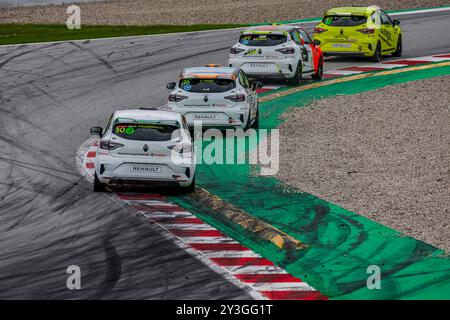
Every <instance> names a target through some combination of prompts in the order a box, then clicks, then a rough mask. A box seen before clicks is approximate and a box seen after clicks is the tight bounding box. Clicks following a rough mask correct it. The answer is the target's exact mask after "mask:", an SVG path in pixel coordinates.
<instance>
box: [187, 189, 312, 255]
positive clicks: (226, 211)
mask: <svg viewBox="0 0 450 320" xmlns="http://www.w3.org/2000/svg"><path fill="white" fill-rule="evenodd" d="M189 196H190V197H191V198H192V199H193V200H195V201H196V202H197V203H198V204H200V205H201V206H203V207H205V208H208V209H210V210H212V211H213V212H218V213H219V214H220V215H221V216H223V217H225V218H227V219H228V220H230V221H232V222H234V223H236V224H238V225H240V226H241V227H242V228H244V229H246V230H248V231H250V232H252V233H254V234H255V235H256V236H257V237H259V238H262V239H264V240H266V241H270V242H272V243H273V244H274V245H276V246H277V247H278V248H280V249H294V250H300V249H305V248H306V247H307V246H306V245H305V244H303V243H302V242H301V241H299V240H297V239H295V238H294V237H292V236H290V235H288V234H287V233H285V232H283V231H281V230H280V229H278V228H276V227H274V226H272V225H271V224H268V223H267V222H264V221H262V220H259V219H257V218H255V217H253V216H251V215H250V214H248V213H247V212H244V211H243V210H241V209H239V208H237V207H235V206H233V205H231V204H229V203H227V202H225V201H224V200H222V199H220V198H219V197H218V196H216V195H214V194H212V193H210V192H208V191H206V190H205V189H203V188H199V187H197V188H196V191H195V192H193V193H191V194H189Z"/></svg>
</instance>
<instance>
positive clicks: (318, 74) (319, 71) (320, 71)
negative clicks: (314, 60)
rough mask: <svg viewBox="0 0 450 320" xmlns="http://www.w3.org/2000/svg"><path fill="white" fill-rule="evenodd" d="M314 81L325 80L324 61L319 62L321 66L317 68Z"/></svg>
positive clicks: (313, 76)
mask: <svg viewBox="0 0 450 320" xmlns="http://www.w3.org/2000/svg"><path fill="white" fill-rule="evenodd" d="M312 78H313V80H322V78H323V61H322V59H320V60H319V64H318V66H317V70H316V73H314V74H313V75H312Z"/></svg>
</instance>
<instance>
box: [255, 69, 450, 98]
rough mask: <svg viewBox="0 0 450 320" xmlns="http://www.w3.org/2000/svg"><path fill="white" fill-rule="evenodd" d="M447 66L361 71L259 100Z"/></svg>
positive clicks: (273, 94)
mask: <svg viewBox="0 0 450 320" xmlns="http://www.w3.org/2000/svg"><path fill="white" fill-rule="evenodd" d="M447 66H450V61H446V62H439V63H432V64H425V65H421V66H413V67H408V68H399V69H393V70H387V71H379V72H375V73H361V74H357V75H354V76H348V77H342V78H336V79H333V80H328V81H324V82H315V83H312V84H307V85H304V86H299V87H295V88H291V89H288V90H285V91H281V92H277V93H272V94H269V95H267V96H265V97H262V98H259V101H260V102H266V101H271V100H274V99H277V98H281V97H285V96H288V95H290V94H294V93H297V92H300V91H305V90H309V89H313V88H318V87H324V86H329V85H332V84H336V83H342V82H348V81H354V80H359V79H364V78H369V77H379V76H386V75H391V74H397V73H403V72H410V71H417V70H424V69H431V68H439V67H447Z"/></svg>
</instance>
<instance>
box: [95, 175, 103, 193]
mask: <svg viewBox="0 0 450 320" xmlns="http://www.w3.org/2000/svg"><path fill="white" fill-rule="evenodd" d="M105 191H106V184H105V183H102V182H100V180H98V178H97V173H95V174H94V192H105Z"/></svg>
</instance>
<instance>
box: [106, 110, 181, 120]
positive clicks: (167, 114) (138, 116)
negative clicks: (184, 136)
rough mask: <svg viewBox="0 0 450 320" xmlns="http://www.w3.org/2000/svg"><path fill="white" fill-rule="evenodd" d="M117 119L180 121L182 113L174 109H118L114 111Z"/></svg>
mask: <svg viewBox="0 0 450 320" xmlns="http://www.w3.org/2000/svg"><path fill="white" fill-rule="evenodd" d="M114 117H115V121H116V120H118V119H119V120H120V119H123V120H124V121H127V120H135V121H156V122H157V121H179V120H180V114H179V113H177V112H172V111H160V110H139V109H132V110H118V111H116V112H115V113H114Z"/></svg>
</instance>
